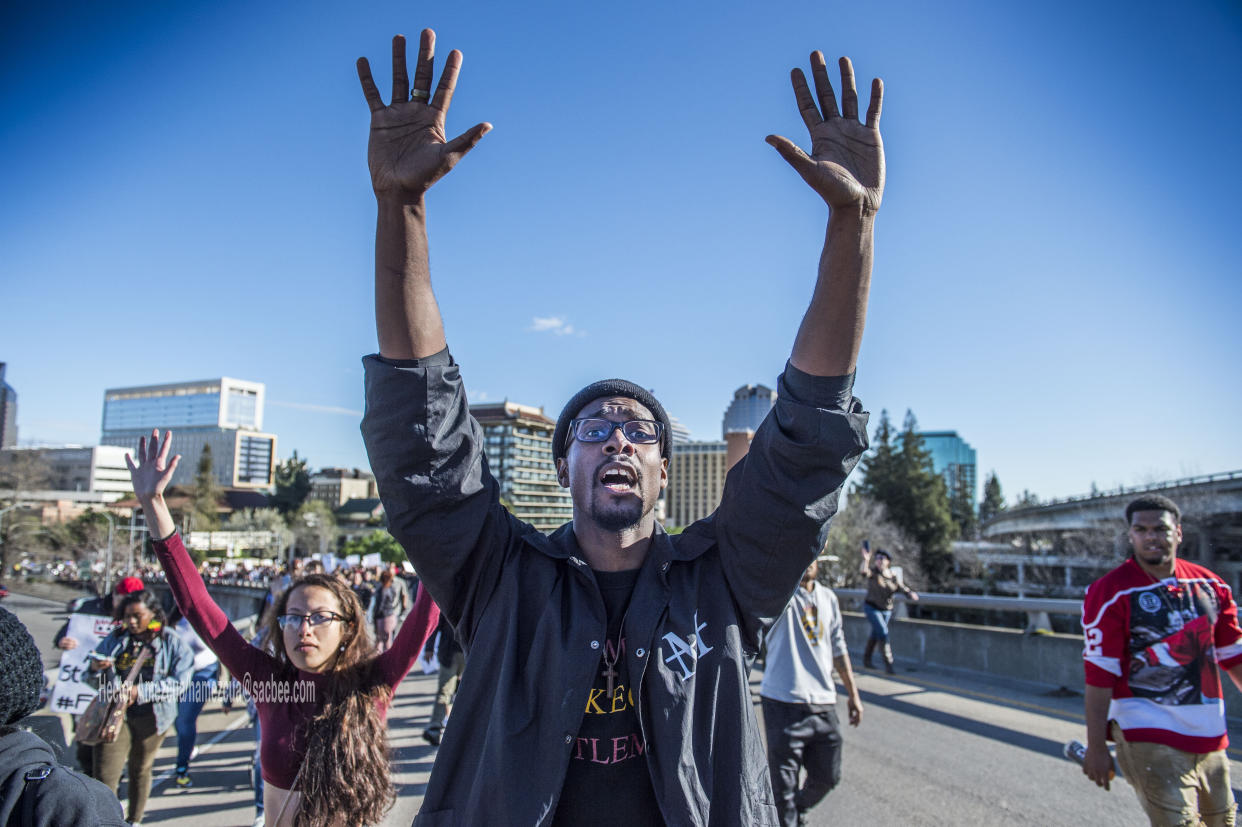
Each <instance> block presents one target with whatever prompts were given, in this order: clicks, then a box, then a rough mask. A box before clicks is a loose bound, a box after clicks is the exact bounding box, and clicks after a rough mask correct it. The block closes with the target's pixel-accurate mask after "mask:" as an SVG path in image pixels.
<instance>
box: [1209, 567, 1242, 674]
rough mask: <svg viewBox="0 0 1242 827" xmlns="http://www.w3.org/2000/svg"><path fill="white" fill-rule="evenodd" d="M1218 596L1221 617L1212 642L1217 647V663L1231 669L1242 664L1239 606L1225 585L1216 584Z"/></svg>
mask: <svg viewBox="0 0 1242 827" xmlns="http://www.w3.org/2000/svg"><path fill="white" fill-rule="evenodd" d="M1216 595H1217V599H1218V600H1219V601H1220V615H1219V616H1217V618H1216V628H1215V633H1214V635H1213V640H1212V642H1213V643H1214V644H1215V646H1216V661H1217V663H1219V664H1220V665H1221V666H1222V667H1223V668H1225V669H1230V668H1232V667H1234V666H1237V665H1238V664H1239V663H1242V628H1240V627H1239V626H1238V604H1236V603H1234V602H1233V592H1232V591H1230V590H1229V587H1228V586H1226V585H1225V584H1224V583H1219V582H1218V583H1217V584H1216Z"/></svg>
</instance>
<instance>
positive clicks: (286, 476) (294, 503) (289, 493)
mask: <svg viewBox="0 0 1242 827" xmlns="http://www.w3.org/2000/svg"><path fill="white" fill-rule="evenodd" d="M310 492H311V479H310V470H309V469H308V468H307V467H306V460H305V459H300V458H299V457H298V452H297V451H294V452H293V456H292V457H290V458H289V459H287V460H285V461H284V462H282V463H280V464H279V465H277V466H276V493H275V494H274V495H272V497H271V503H272V505H273V506H275V507H276V509H277V510H278V511H279V512H280V513H281V514H284V515H286V516H287V515H289V514H291V513H293V512H295V511H297V510H298V509H299V508H301V507H302V503H304V502H306V498H307V497H308V496H310Z"/></svg>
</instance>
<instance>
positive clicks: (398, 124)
mask: <svg viewBox="0 0 1242 827" xmlns="http://www.w3.org/2000/svg"><path fill="white" fill-rule="evenodd" d="M435 45H436V34H435V32H433V31H432V30H431V29H423V33H422V36H421V37H420V38H419V44H418V63H417V64H416V65H415V68H414V87H413V89H410V88H409V80H408V75H407V73H406V63H405V37H404V36H403V35H397V36H396V37H394V38H393V39H392V100H391V101H390V102H389V104H388V105H387V106H385V105H384V101H383V99H381V98H380V93H379V90H378V89H377V88H376V87H375V81H374V80H373V79H372V78H371V65H370V64H369V63H368V62H367V59H366V58H365V57H360V58H358V80H360V81H361V82H362V92H363V94H364V95H366V99H367V105H368V106H370V107H371V138H370V141H369V143H368V144H367V165H368V166H369V167H370V169H371V186H372V187H373V188H374V189H375V195H376V196H377V197H379V198H385V197H396V198H398V199H400V200H405V201H409V200H417V199H419V198H422V196H423V194H424V193H425V192H426V191H427V190H428V189H429V188H430V187H431V185H432V184H434V183H435V182H436V181H438V180H439V179H440V178H442V177H444V176H445V175H446V174H447V173H448V171H449V170H451V169H452V168H453V167H454V166H455V165H456V164H457V162H458V161H460V160H461V158H462V156H463V155H465V154H466V153H467V152H469V151H470V150H471V149H473V148H474V146H475V144H477V143H478V142H479V141H480V140H481V139H482V138H483V136H484V135H486V134H487V133H488V131H490V130H491V128H492V125H491V124H489V123H480V124H477V125H476V126H474V127H471V128H470V129H468V130H466V131H465V132H463V133H462V134H460V135H458V136H457V137H456V138H454V139H453V140H451V141H449V140H446V138H445V132H444V120H445V116H446V115H447V113H448V108H449V102H450V101H452V99H453V90H454V88H455V87H456V86H457V74H458V72H459V71H461V52H459V51H457V50H456V49H454V50H453V51H451V52H449V56H448V60H447V61H446V62H445V64H444V71H443V72H442V73H441V75H440V84H439V85H438V86H437V87H436V91H435V95H434V96H433V95H432V94H431V78H432V69H433V64H434V58H435Z"/></svg>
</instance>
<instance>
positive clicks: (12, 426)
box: [0, 362, 17, 448]
mask: <svg viewBox="0 0 1242 827" xmlns="http://www.w3.org/2000/svg"><path fill="white" fill-rule="evenodd" d="M16 444H17V391H15V390H13V386H12V385H10V384H9V383H8V382H5V381H4V362H0V448H12V447H13V446H15V445H16Z"/></svg>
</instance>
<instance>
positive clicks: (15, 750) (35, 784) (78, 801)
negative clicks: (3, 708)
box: [0, 729, 125, 827]
mask: <svg viewBox="0 0 1242 827" xmlns="http://www.w3.org/2000/svg"><path fill="white" fill-rule="evenodd" d="M49 770H50V772H49ZM30 771H34V774H35V775H43V774H44V773H46V777H44V778H43V779H42V780H31V781H27V780H26V778H25V776H26V774H27V773H28V772H30ZM27 788H28V789H29V792H26V797H25V798H23V791H24V790H26V789H27ZM32 804H33V812H34V818H33V820H29V819H27V818H26V817H25V816H26V808H27V807H29V806H31V805H32ZM124 824H125V815H124V813H122V812H121V802H119V801H117V799H116V796H115V795H114V794H113V793H112V791H111V790H109V789H108V788H107V787H105V786H104V785H103V784H101V783H99V782H98V781H96V780H95V779H93V778H87V777H86V776H85V775H82V774H81V773H78V772H74V771H73V770H71V769H69V768H67V767H62V766H60V765H59V764H58V763H57V762H56V755H55V753H53V752H52V748H51V746H49V745H48V744H47V742H45V741H44V740H43V739H42V738H40V737H39V736H37V735H35V734H34V733H33V732H26V731H25V730H20V729H18V730H13V731H12V732H9V733H8V734H7V735H3V736H0V825H4V827H98V825H103V827H123V825H124Z"/></svg>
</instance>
